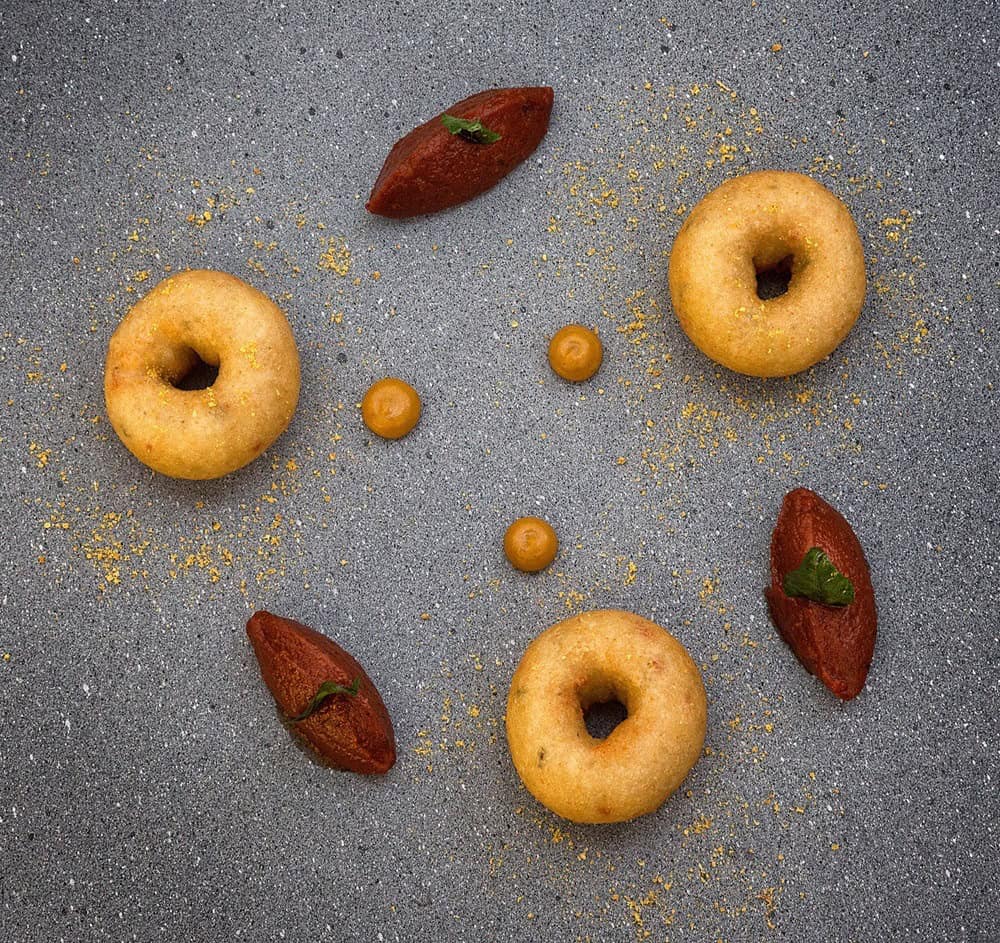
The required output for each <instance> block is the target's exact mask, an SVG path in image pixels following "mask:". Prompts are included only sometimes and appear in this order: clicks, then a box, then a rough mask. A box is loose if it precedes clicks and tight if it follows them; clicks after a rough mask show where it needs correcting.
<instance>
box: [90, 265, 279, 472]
mask: <svg viewBox="0 0 1000 943" xmlns="http://www.w3.org/2000/svg"><path fill="white" fill-rule="evenodd" d="M199 360H200V361H202V362H204V363H205V364H208V365H210V366H214V367H218V371H219V372H218V376H217V377H216V378H215V381H214V382H213V383H212V384H211V386H208V387H206V388H205V389H202V390H184V389H179V388H178V384H179V383H180V382H181V381H182V380H183V379H184V377H185V376H186V375H187V374H189V373H190V372H191V371H192V370H193V369H194V368H195V367H197V366H198V363H199ZM298 397H299V355H298V351H296V349H295V340H294V338H293V337H292V329H291V328H290V327H289V324H288V321H287V319H286V318H285V316H284V314H282V312H281V310H280V309H279V308H278V307H277V305H275V304H274V302H272V301H271V300H270V299H269V298H268V297H267V296H266V295H263V294H261V293H260V292H259V291H257V289H256V288H252V287H251V286H250V285H248V284H246V282H242V281H240V279H238V278H236V277H234V276H232V275H227V274H226V273H225V272H212V271H190V272H180V273H178V274H177V275H172V276H171V277H170V278H167V279H164V280H163V281H162V282H160V283H159V284H158V285H157V286H156V287H155V288H154V289H153V290H152V291H151V292H150V293H149V294H148V295H146V297H145V298H143V299H142V300H141V301H139V302H138V303H137V304H136V305H135V307H133V308H132V310H131V311H129V313H128V314H127V315H126V316H125V318H124V319H123V320H122V322H121V324H119V325H118V328H117V330H116V331H115V332H114V334H113V335H112V336H111V341H110V343H109V344H108V359H107V362H106V364H105V368H104V399H105V403H106V404H107V409H108V418H109V419H110V420H111V425H112V426H113V427H114V430H115V432H117V433H118V437H119V438H120V439H121V440H122V442H123V443H125V446H126V447H127V448H128V450H129V451H130V452H131V453H132V454H133V455H135V457H136V458H138V459H139V460H140V461H141V462H145V464H147V465H148V466H149V467H150V468H153V469H155V470H156V471H158V472H162V473H163V474H164V475H170V476H172V477H174V478H219V477H221V476H222V475H228V474H229V473H230V472H232V471H235V470H236V469H237V468H242V467H243V466H244V465H246V464H247V462H249V461H251V460H252V459H254V458H256V457H257V456H258V455H259V454H260V453H261V452H263V451H264V449H266V448H267V447H268V446H269V445H270V444H271V443H272V442H273V441H274V440H275V439H276V438H278V436H279V435H281V433H282V432H283V431H284V430H285V427H286V426H287V425H288V423H289V421H290V420H291V418H292V413H294V412H295V404H296V403H297V401H298Z"/></svg>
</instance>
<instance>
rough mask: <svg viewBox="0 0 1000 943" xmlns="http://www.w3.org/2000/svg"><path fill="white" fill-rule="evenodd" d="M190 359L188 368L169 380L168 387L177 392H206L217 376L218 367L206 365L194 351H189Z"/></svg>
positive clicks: (216, 365)
mask: <svg viewBox="0 0 1000 943" xmlns="http://www.w3.org/2000/svg"><path fill="white" fill-rule="evenodd" d="M191 358H192V361H193V362H192V364H191V366H190V368H189V369H187V370H185V371H184V373H182V374H181V375H180V376H179V377H176V378H175V379H173V380H171V381H170V385H171V386H173V387H175V388H176V389H178V390H207V389H208V388H209V387H210V386H211V385H212V384H213V383H215V381H216V378H217V377H218V376H219V365H218V364H211V363H206V362H205V361H204V360H202V359H201V357H199V356H198V352H197V351H196V350H191Z"/></svg>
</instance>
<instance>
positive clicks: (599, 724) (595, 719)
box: [583, 697, 628, 740]
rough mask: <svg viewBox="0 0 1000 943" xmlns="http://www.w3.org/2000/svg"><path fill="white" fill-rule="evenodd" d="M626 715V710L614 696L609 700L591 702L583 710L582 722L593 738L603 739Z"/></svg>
mask: <svg viewBox="0 0 1000 943" xmlns="http://www.w3.org/2000/svg"><path fill="white" fill-rule="evenodd" d="M626 717H628V710H627V709H626V707H625V705H624V704H622V702H621V701H619V700H618V699H617V698H615V697H613V698H612V699H611V700H610V701H602V702H601V703H598V704H591V705H590V707H588V708H587V709H586V710H585V711H584V712H583V722H584V723H585V724H586V725H587V733H589V734H590V735H591V736H592V737H593V738H594V739H595V740H603V739H605V737H610V736H611V733H612V731H613V730H614V729H615V727H617V726H618V725H619V724H620V723H621V722H622V721H623V720H624V719H625V718H626Z"/></svg>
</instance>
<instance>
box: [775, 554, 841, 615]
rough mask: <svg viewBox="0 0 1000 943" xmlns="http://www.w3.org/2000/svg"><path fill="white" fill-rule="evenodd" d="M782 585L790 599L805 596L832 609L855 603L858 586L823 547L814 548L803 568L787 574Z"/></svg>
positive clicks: (805, 559)
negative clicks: (855, 586)
mask: <svg viewBox="0 0 1000 943" xmlns="http://www.w3.org/2000/svg"><path fill="white" fill-rule="evenodd" d="M781 585H782V586H783V587H784V590H785V593H786V595H788V596H805V597H806V598H807V599H812V600H814V601H815V602H822V603H826V605H828V606H847V605H849V604H850V603H852V602H854V584H853V583H852V582H851V581H850V580H849V579H848V578H847V577H846V576H844V574H843V573H841V572H840V570H838V569H837V568H836V566H834V564H833V561H832V560H831V559H830V558H829V557H828V556H827V555H826V554H825V553H824V552H823V551H822V550H821V549H820V548H819V547H812V548H810V550H809V551H808V553H806V555H805V556H804V557H803V558H802V563H801V564H800V566H799V568H798V569H797V570H792V571H791V572H790V573H786V574H785V578H784V579H783V580H782V581H781Z"/></svg>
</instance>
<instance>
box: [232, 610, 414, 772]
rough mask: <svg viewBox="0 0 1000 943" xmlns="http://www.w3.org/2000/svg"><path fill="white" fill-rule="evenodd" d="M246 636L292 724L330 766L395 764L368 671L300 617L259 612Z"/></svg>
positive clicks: (388, 725) (378, 768)
mask: <svg viewBox="0 0 1000 943" xmlns="http://www.w3.org/2000/svg"><path fill="white" fill-rule="evenodd" d="M247 635H249V636H250V643H251V644H252V645H253V650H254V654H255V655H256V656H257V661H258V662H259V663H260V673H261V675H262V676H263V678H264V683H265V684H266V685H267V687H268V690H270V692H271V694H272V695H273V696H274V700H275V702H276V703H277V705H278V709H279V710H280V711H281V713H282V715H283V716H284V718H285V720H286V721H287V722H288V725H289V728H290V729H291V730H292V732H293V733H295V734H296V735H297V736H299V737H300V738H301V739H302V740H303V741H305V743H306V744H308V745H309V746H310V747H311V748H312V749H313V750H315V751H316V753H317V754H319V756H320V757H321V758H322V759H323V760H324V761H325V762H327V763H329V764H330V765H331V766H336V767H338V768H340V769H348V770H352V771H353V772H355V773H385V772H387V771H388V770H389V769H390V767H391V766H392V765H393V763H395V762H396V738H395V735H394V733H393V729H392V721H391V720H390V719H389V712H388V711H387V710H386V708H385V704H384V702H383V701H382V697H381V695H379V693H378V690H377V689H376V687H375V685H374V684H373V683H372V680H371V678H369V677H368V674H367V673H366V672H365V669H364V668H362V667H361V665H360V664H358V662H357V661H356V660H355V659H354V658H353V657H352V656H351V655H350V654H348V653H347V652H346V651H344V649H342V648H341V647H340V646H339V645H338V644H337V643H336V642H334V641H333V640H332V639H328V638H327V637H326V636H325V635H321V634H320V633H319V632H316V631H315V630H314V629H310V628H309V627H308V626H306V625H302V623H301V622H295V621H294V620H293V619H284V618H282V617H281V616H276V615H272V614H271V613H270V612H255V613H254V614H253V615H252V616H251V617H250V621H249V622H247Z"/></svg>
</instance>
